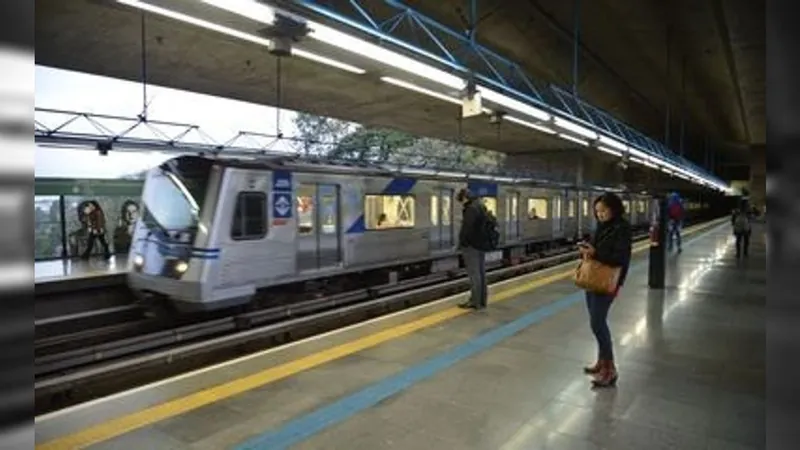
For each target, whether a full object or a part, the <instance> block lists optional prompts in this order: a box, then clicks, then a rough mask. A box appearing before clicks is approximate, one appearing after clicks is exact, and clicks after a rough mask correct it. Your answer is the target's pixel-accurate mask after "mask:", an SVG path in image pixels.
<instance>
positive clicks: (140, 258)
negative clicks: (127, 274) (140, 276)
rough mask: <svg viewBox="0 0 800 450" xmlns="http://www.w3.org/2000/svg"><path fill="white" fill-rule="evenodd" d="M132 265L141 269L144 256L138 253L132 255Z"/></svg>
mask: <svg viewBox="0 0 800 450" xmlns="http://www.w3.org/2000/svg"><path fill="white" fill-rule="evenodd" d="M133 265H134V266H136V267H142V266H143V265H144V256H142V255H140V254H138V253H137V254H135V255H133Z"/></svg>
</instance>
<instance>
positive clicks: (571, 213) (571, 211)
mask: <svg viewBox="0 0 800 450" xmlns="http://www.w3.org/2000/svg"><path fill="white" fill-rule="evenodd" d="M567 217H570V218H571V217H575V200H570V201H569V203H567Z"/></svg>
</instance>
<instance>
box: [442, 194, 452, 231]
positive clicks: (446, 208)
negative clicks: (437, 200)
mask: <svg viewBox="0 0 800 450" xmlns="http://www.w3.org/2000/svg"><path fill="white" fill-rule="evenodd" d="M452 197H453V191H450V190H444V191H442V225H450V224H451V223H452V218H451V214H450V212H451V211H452V210H453V206H452V201H453V198H452Z"/></svg>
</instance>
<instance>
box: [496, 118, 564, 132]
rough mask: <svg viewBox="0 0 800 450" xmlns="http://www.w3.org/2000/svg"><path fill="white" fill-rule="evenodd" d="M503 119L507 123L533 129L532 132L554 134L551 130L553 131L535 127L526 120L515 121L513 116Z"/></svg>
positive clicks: (540, 126)
mask: <svg viewBox="0 0 800 450" xmlns="http://www.w3.org/2000/svg"><path fill="white" fill-rule="evenodd" d="M504 119H505V120H508V121H509V122H513V123H516V124H519V125H522V126H524V127H528V128H533V129H534V130H538V131H541V132H542V133H547V134H556V132H555V130H553V129H550V128H548V127H545V126H542V125H537V124H535V123H532V122H528V121H527V120H522V119H517V118H516V117H514V116H506V117H504Z"/></svg>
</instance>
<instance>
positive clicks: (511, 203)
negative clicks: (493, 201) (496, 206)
mask: <svg viewBox="0 0 800 450" xmlns="http://www.w3.org/2000/svg"><path fill="white" fill-rule="evenodd" d="M505 206H506V208H505V209H506V241H516V240H517V239H519V192H509V193H508V195H507V196H506V205H505Z"/></svg>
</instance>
